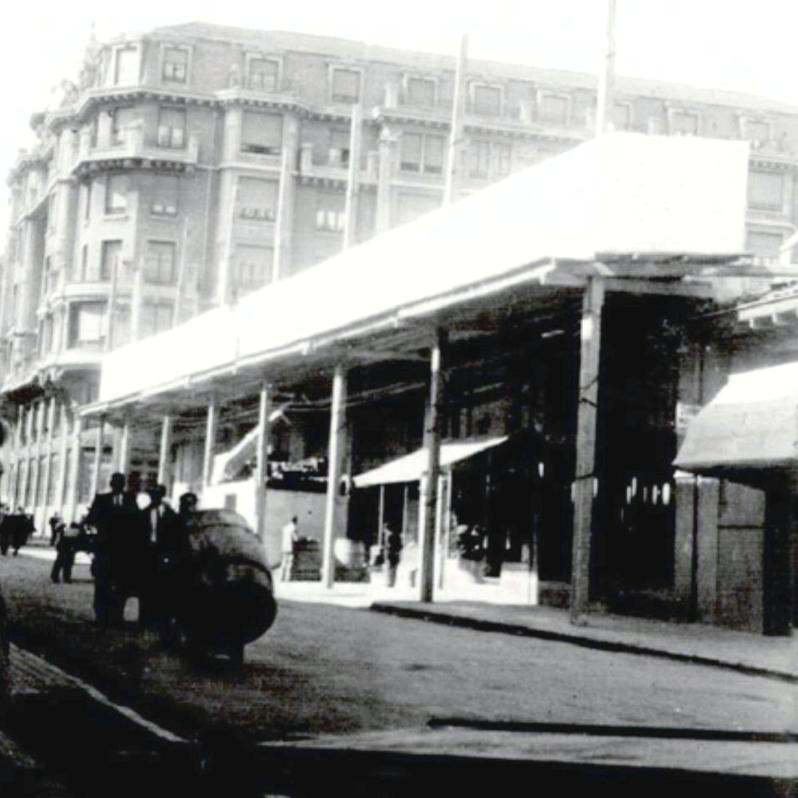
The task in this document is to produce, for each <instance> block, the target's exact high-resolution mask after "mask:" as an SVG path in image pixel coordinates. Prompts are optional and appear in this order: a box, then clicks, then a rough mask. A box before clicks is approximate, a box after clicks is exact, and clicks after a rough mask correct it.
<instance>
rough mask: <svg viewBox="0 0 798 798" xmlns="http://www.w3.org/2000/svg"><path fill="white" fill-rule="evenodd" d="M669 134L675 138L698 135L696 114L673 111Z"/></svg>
mask: <svg viewBox="0 0 798 798" xmlns="http://www.w3.org/2000/svg"><path fill="white" fill-rule="evenodd" d="M670 130H671V133H672V134H674V135H676V136H696V135H698V114H692V113H690V112H688V111H675V112H674V113H673V115H672V116H671V128H670Z"/></svg>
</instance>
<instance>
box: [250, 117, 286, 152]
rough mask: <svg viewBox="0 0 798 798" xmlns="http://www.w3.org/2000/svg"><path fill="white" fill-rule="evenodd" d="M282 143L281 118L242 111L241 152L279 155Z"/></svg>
mask: <svg viewBox="0 0 798 798" xmlns="http://www.w3.org/2000/svg"><path fill="white" fill-rule="evenodd" d="M282 143H283V118H282V117H281V116H275V115H274V114H260V113H258V112H257V111H244V120H243V126H242V130H241V152H250V153H255V154H257V155H279V154H280V149H281V147H282Z"/></svg>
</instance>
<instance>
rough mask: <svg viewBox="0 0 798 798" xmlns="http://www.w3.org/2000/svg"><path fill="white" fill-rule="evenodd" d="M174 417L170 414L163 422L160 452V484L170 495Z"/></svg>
mask: <svg viewBox="0 0 798 798" xmlns="http://www.w3.org/2000/svg"><path fill="white" fill-rule="evenodd" d="M172 426H173V425H172V416H170V415H169V414H168V413H167V414H166V415H165V416H164V417H163V420H162V421H161V446H160V449H159V451H158V484H159V485H164V486H165V487H166V495H167V496H168V495H169V491H170V489H171V482H172V462H171V460H172Z"/></svg>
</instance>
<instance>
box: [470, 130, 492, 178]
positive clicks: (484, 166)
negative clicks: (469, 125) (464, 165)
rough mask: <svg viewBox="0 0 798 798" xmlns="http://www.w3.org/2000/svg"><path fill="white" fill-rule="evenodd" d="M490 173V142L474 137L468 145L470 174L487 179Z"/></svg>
mask: <svg viewBox="0 0 798 798" xmlns="http://www.w3.org/2000/svg"><path fill="white" fill-rule="evenodd" d="M489 175H490V142H489V141H484V140H481V139H473V140H472V141H471V143H470V144H469V146H468V176H469V177H473V178H476V179H477V180H485V179H486V178H487V177H488V176H489Z"/></svg>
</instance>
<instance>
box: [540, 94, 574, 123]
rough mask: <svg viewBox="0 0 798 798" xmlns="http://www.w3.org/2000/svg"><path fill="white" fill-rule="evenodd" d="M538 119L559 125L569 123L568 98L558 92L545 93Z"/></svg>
mask: <svg viewBox="0 0 798 798" xmlns="http://www.w3.org/2000/svg"><path fill="white" fill-rule="evenodd" d="M538 119H540V121H541V122H552V123H554V124H557V125H566V124H568V98H567V97H560V96H558V95H556V94H543V95H542V96H541V98H540V104H539V106H538Z"/></svg>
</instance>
